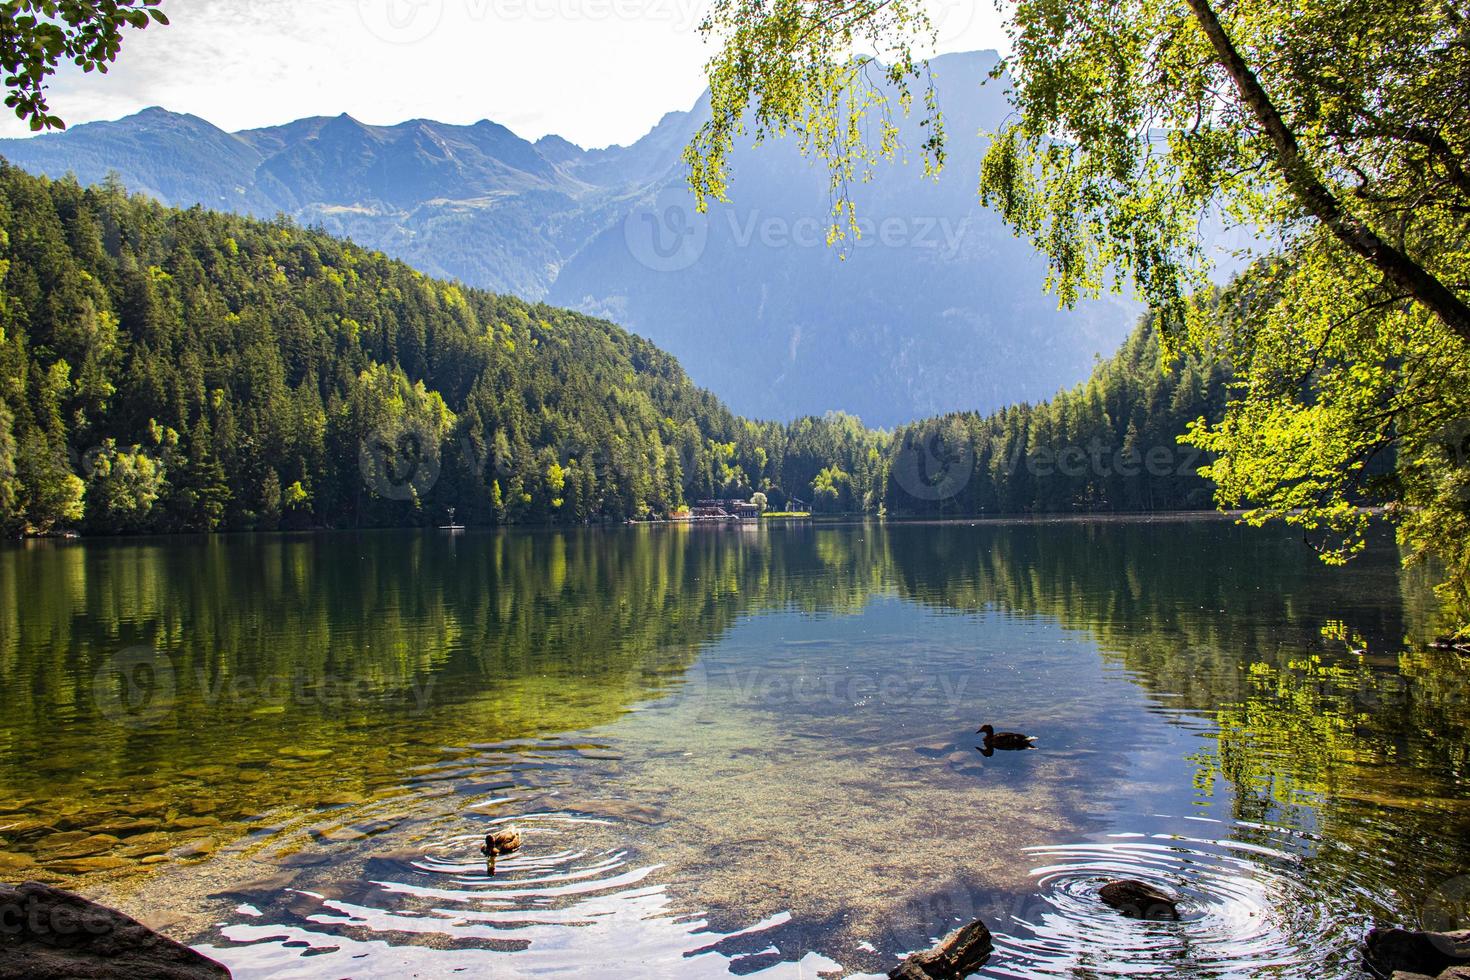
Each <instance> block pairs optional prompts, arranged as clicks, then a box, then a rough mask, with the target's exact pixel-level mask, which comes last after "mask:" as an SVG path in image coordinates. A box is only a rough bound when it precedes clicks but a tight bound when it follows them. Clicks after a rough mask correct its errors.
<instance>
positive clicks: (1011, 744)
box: [975, 725, 1036, 750]
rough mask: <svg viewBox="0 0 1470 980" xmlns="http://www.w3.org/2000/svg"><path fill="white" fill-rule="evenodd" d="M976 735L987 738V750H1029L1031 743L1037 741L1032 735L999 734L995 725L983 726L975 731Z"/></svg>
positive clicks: (1017, 733) (1016, 733) (1018, 733)
mask: <svg viewBox="0 0 1470 980" xmlns="http://www.w3.org/2000/svg"><path fill="white" fill-rule="evenodd" d="M975 734H976V735H984V736H985V748H987V749H991V750H994V749H1002V750H1012V749H1029V748H1031V743H1032V742H1034V741H1036V739H1034V738H1032V737H1031V736H1030V735H1022V734H1021V733H1020V732H998V731H996V730H995V726H994V725H981V726H980V727H979V728H977V729H975Z"/></svg>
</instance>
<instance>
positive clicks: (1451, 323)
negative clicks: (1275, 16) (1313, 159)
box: [1186, 0, 1470, 344]
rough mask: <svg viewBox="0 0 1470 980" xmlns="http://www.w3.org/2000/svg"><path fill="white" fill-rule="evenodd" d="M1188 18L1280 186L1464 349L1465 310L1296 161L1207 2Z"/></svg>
mask: <svg viewBox="0 0 1470 980" xmlns="http://www.w3.org/2000/svg"><path fill="white" fill-rule="evenodd" d="M1186 2H1187V3H1188V4H1189V9H1190V10H1191V11H1192V12H1193V13H1194V18H1195V20H1196V21H1198V22H1199V25H1200V28H1201V29H1202V30H1204V32H1205V36H1206V37H1207V38H1209V41H1210V44H1211V45H1213V46H1214V48H1215V55H1216V57H1217V58H1218V59H1219V61H1220V64H1221V66H1222V67H1224V69H1225V72H1226V74H1228V75H1229V76H1230V79H1231V81H1233V82H1234V83H1235V90H1236V91H1237V92H1239V93H1240V98H1241V101H1243V102H1244V103H1245V105H1246V108H1248V109H1249V110H1250V111H1251V114H1252V115H1254V116H1255V117H1256V122H1258V123H1259V124H1260V126H1261V128H1262V129H1263V130H1265V132H1266V136H1267V137H1268V138H1269V139H1270V140H1271V143H1272V145H1274V146H1275V148H1276V162H1277V164H1278V165H1279V166H1280V167H1281V171H1282V174H1283V175H1284V176H1285V177H1286V186H1287V187H1289V188H1290V189H1291V192H1292V193H1293V194H1295V195H1296V198H1297V200H1298V201H1300V202H1301V204H1302V206H1303V207H1305V208H1306V209H1307V211H1308V212H1309V213H1310V214H1311V215H1312V216H1313V217H1315V218H1316V219H1317V220H1319V221H1321V222H1322V223H1323V224H1324V225H1326V226H1327V227H1328V228H1329V229H1330V230H1331V231H1332V233H1333V234H1334V235H1336V236H1337V238H1338V240H1339V241H1341V242H1342V243H1343V244H1344V245H1346V246H1347V247H1348V248H1350V249H1352V250H1353V251H1354V252H1356V253H1357V254H1359V255H1361V256H1362V257H1363V258H1365V259H1367V260H1368V261H1369V262H1370V263H1372V264H1373V265H1374V266H1376V267H1377V268H1378V269H1379V270H1380V271H1382V272H1383V274H1384V275H1385V276H1387V277H1388V279H1389V281H1391V282H1392V283H1393V284H1394V285H1396V286H1398V287H1399V288H1400V289H1402V290H1404V291H1405V292H1406V293H1408V294H1409V295H1410V296H1412V297H1413V298H1414V299H1416V300H1418V301H1419V302H1420V303H1423V304H1424V306H1425V307H1426V308H1427V309H1428V310H1429V311H1430V312H1432V313H1434V314H1435V315H1436V316H1438V317H1439V318H1440V320H1441V321H1443V322H1444V325H1445V326H1447V327H1449V328H1450V330H1451V331H1452V332H1453V333H1454V334H1455V335H1456V336H1458V337H1459V338H1460V340H1461V341H1463V342H1464V343H1466V344H1470V306H1467V305H1466V303H1465V301H1464V300H1462V299H1460V297H1458V296H1456V295H1455V293H1454V291H1453V290H1451V289H1450V288H1449V287H1448V286H1446V285H1445V284H1444V283H1442V282H1440V281H1439V279H1437V278H1435V276H1434V275H1433V274H1432V273H1430V272H1429V271H1428V270H1427V269H1425V268H1424V267H1423V266H1421V265H1420V264H1419V263H1417V262H1415V261H1414V260H1413V259H1411V258H1410V257H1409V256H1408V255H1406V254H1405V253H1404V252H1402V251H1401V250H1399V249H1397V248H1395V247H1394V246H1393V245H1391V244H1389V243H1388V242H1386V241H1384V240H1383V239H1382V238H1381V237H1379V235H1378V233H1377V232H1375V231H1374V230H1373V229H1372V228H1370V227H1369V226H1368V225H1367V224H1366V223H1365V222H1363V221H1362V220H1360V219H1359V218H1357V217H1354V216H1353V215H1352V214H1350V213H1349V212H1347V211H1346V210H1345V209H1344V208H1343V206H1342V203H1341V202H1340V201H1338V199H1337V198H1336V196H1334V195H1333V193H1332V191H1331V189H1330V188H1328V187H1327V185H1325V184H1323V183H1322V181H1321V180H1319V179H1318V177H1317V175H1316V174H1315V173H1314V172H1313V171H1312V167H1311V165H1310V164H1309V163H1308V162H1307V161H1306V159H1305V158H1304V157H1303V156H1302V151H1301V146H1300V145H1299V144H1298V143H1297V141H1296V135H1295V134H1294V133H1292V131H1291V130H1290V129H1289V128H1288V127H1287V125H1286V122H1285V120H1283V119H1282V118H1281V113H1280V112H1278V111H1277V109H1276V106H1275V104H1274V103H1272V101H1271V97H1270V96H1269V95H1267V94H1266V90H1265V89H1264V88H1262V87H1261V83H1260V81H1259V80H1258V79H1257V78H1256V76H1255V73H1253V72H1252V71H1251V70H1250V66H1249V65H1247V64H1246V63H1245V59H1244V58H1242V57H1241V56H1240V52H1239V51H1237V50H1235V44H1234V42H1232V41H1231V40H1230V35H1229V34H1227V33H1226V32H1225V28H1224V26H1223V25H1222V24H1221V23H1220V18H1219V17H1217V16H1215V11H1214V9H1213V8H1212V7H1211V6H1210V0H1186Z"/></svg>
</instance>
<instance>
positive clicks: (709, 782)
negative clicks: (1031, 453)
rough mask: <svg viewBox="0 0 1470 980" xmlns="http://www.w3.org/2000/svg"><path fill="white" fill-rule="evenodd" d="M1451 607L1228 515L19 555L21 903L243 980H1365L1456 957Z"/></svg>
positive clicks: (11, 604)
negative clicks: (111, 916)
mask: <svg viewBox="0 0 1470 980" xmlns="http://www.w3.org/2000/svg"><path fill="white" fill-rule="evenodd" d="M1430 581H1432V579H1431V578H1430V577H1429V576H1428V575H1427V573H1425V572H1422V571H1410V572H1405V571H1403V570H1401V569H1400V568H1399V565H1398V554H1397V550H1396V548H1395V547H1394V545H1393V543H1392V538H1391V536H1390V535H1389V534H1388V533H1387V532H1386V531H1385V532H1383V533H1381V534H1380V535H1378V536H1377V537H1376V538H1375V540H1374V541H1373V543H1372V546H1371V547H1370V548H1369V549H1368V551H1367V552H1366V554H1364V555H1363V556H1362V557H1361V558H1360V559H1359V560H1357V561H1355V562H1353V563H1352V564H1350V565H1349V566H1348V567H1347V568H1343V569H1332V568H1327V567H1324V566H1323V565H1321V564H1320V563H1319V562H1318V561H1317V560H1316V558H1315V556H1314V555H1313V554H1312V552H1311V551H1310V550H1309V549H1308V548H1307V547H1305V546H1304V545H1303V544H1302V542H1301V540H1300V537H1299V536H1298V535H1295V534H1291V533H1285V532H1281V531H1272V530H1265V531H1263V530H1253V529H1248V528H1242V527H1237V526H1235V525H1234V524H1233V523H1231V522H1230V521H1228V520H1223V519H1218V518H1209V517H1205V518H1190V519H1157V520H1117V521H1051V522H1035V523H1031V522H1016V523H1002V522H993V523H982V524H978V525H976V524H887V525H882V524H852V525H823V524H817V525H813V524H793V525H785V526H755V525H741V526H721V527H688V526H654V527H636V528H616V529H588V530H575V531H554V530H526V531H506V532H493V531H485V532H477V531H470V532H468V533H464V534H449V533H445V532H432V531H431V532H373V533H361V534H350V533H341V534H321V535H300V536H290V535H281V536H272V535H259V536H216V537H209V538H204V537H200V538H177V539H136V540H97V541H86V542H32V543H28V544H26V545H23V546H21V545H13V546H6V547H5V549H4V550H3V551H0V703H3V709H0V878H3V879H7V880H12V879H13V880H19V879H24V878H35V879H39V880H45V881H51V882H56V883H60V884H62V885H64V886H65V887H69V888H73V889H76V890H79V891H82V892H84V893H86V894H88V895H89V896H92V897H95V898H98V899H100V900H103V901H105V902H108V903H111V904H114V905H116V906H118V907H120V908H122V909H123V910H125V911H127V912H129V913H130V914H133V915H135V916H137V917H139V918H142V919H143V920H144V921H147V922H149V923H150V924H153V925H156V926H159V927H162V928H163V929H164V930H165V931H167V932H168V933H169V934H170V935H173V936H175V937H178V938H182V939H185V940H186V941H188V942H190V943H191V944H194V945H196V946H197V947H198V948H200V949H202V950H203V951H205V952H206V953H208V954H209V955H211V956H213V957H215V958H216V959H219V960H221V961H222V962H224V963H226V964H227V965H228V966H230V967H231V969H232V970H234V971H235V975H236V976H237V977H267V976H269V977H323V978H332V977H347V976H351V977H358V978H365V977H400V976H404V975H409V974H414V975H419V976H445V975H452V974H455V973H456V972H459V973H463V974H467V975H494V976H497V977H520V976H532V975H535V976H546V975H567V976H608V977H615V976H641V977H660V976H670V977H724V976H731V975H738V976H760V977H815V976H819V975H833V976H867V975H882V974H883V973H885V972H886V971H887V970H888V969H890V968H891V967H893V966H894V965H895V964H896V963H897V961H898V959H899V958H900V957H901V956H902V955H903V954H904V953H906V952H909V951H912V950H915V949H919V948H923V947H926V946H928V945H929V944H930V943H931V941H932V940H933V939H935V938H937V937H940V936H942V935H944V934H945V933H946V932H948V931H949V930H951V929H953V928H955V927H957V926H958V925H961V924H963V923H965V922H968V921H970V920H972V919H974V918H976V917H981V918H984V919H985V921H986V922H987V923H988V924H989V925H990V927H991V928H992V930H993V931H994V932H995V934H996V947H997V949H996V953H995V955H994V957H993V958H992V959H991V961H990V964H989V966H988V967H987V968H986V969H985V971H984V972H983V973H982V974H981V975H982V976H988V977H1043V976H1087V977H1103V976H1135V975H1139V974H1147V973H1154V974H1158V975H1161V976H1164V975H1166V976H1171V977H1237V976H1238V977H1246V976H1250V977H1259V976H1281V977H1303V976H1313V977H1338V976H1341V977H1347V976H1353V975H1357V973H1358V970H1359V966H1358V964H1357V963H1356V954H1355V950H1354V946H1355V944H1356V941H1357V939H1358V938H1359V937H1360V936H1361V934H1362V933H1363V932H1364V931H1365V929H1366V927H1367V926H1368V924H1369V923H1370V922H1374V921H1383V922H1394V923H1406V924H1410V925H1415V926H1417V925H1420V924H1423V925H1426V926H1429V927H1436V928H1448V927H1453V926H1456V925H1458V926H1461V927H1463V926H1465V925H1467V924H1470V923H1467V922H1466V920H1465V915H1466V907H1467V898H1470V877H1467V875H1470V769H1467V765H1470V760H1467V748H1470V734H1467V721H1470V706H1467V703H1466V694H1467V691H1470V687H1467V684H1470V663H1467V661H1466V660H1465V659H1463V658H1461V657H1460V656H1459V655H1457V654H1455V653H1453V652H1449V651H1441V650H1436V649H1433V648H1431V647H1429V646H1428V645H1427V641H1428V640H1429V639H1431V638H1432V637H1433V636H1434V635H1435V634H1436V629H1437V627H1438V625H1439V624H1438V623H1437V622H1436V606H1435V603H1434V601H1433V599H1432V596H1431V594H1430V592H1429V589H1428V584H1429V582H1430ZM984 722H992V723H994V724H995V725H996V727H997V728H1000V729H1015V730H1020V731H1024V732H1027V733H1029V734H1031V735H1033V736H1035V737H1036V739H1037V747H1036V748H1035V749H1034V750H1031V751H1025V752H996V753H995V754H994V755H992V756H988V757H987V756H985V755H983V754H982V753H981V752H980V751H978V747H979V746H980V744H981V740H980V737H979V736H977V735H975V734H974V732H975V729H976V728H977V727H978V726H979V725H980V724H981V723H984ZM506 823H513V824H514V825H515V826H516V827H518V828H519V829H520V830H521V831H522V833H523V834H524V837H525V847H524V848H523V849H522V850H521V851H520V852H519V853H517V854H515V855H513V856H510V857H505V858H501V859H500V861H499V865H498V867H497V869H496V872H495V874H494V875H493V876H491V875H490V874H488V873H487V869H486V867H485V862H484V859H483V858H482V857H481V856H480V854H479V850H478V848H479V843H480V841H481V839H482V838H483V837H484V835H485V834H486V832H487V831H488V830H491V829H494V828H495V827H497V826H500V825H503V824H506ZM1110 876H1111V877H1117V876H1129V877H1138V878H1144V879H1146V880H1149V881H1153V882H1157V883H1159V884H1161V885H1165V886H1167V887H1169V888H1171V889H1174V890H1176V891H1178V892H1179V893H1181V894H1182V895H1183V896H1184V898H1185V906H1184V915H1183V920H1182V921H1180V922H1177V923H1172V922H1171V923H1158V922H1137V921H1133V920H1129V919H1125V918H1122V917H1121V916H1119V915H1118V914H1117V913H1115V912H1113V911H1112V910H1110V909H1108V908H1106V907H1103V906H1101V905H1100V903H1099V902H1098V901H1097V899H1096V890H1097V888H1098V887H1099V885H1100V884H1101V883H1102V882H1103V881H1105V880H1106V879H1107V878H1108V877H1110Z"/></svg>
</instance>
